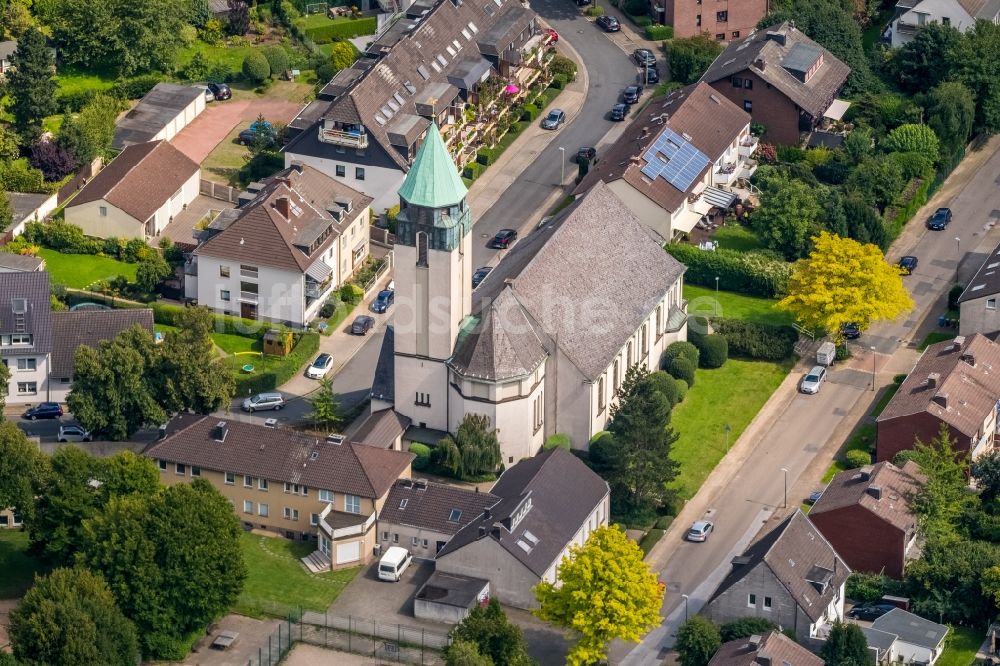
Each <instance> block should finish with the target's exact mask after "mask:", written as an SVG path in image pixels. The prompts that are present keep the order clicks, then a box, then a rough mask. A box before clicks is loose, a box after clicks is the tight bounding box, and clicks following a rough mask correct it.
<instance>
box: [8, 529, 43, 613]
mask: <svg viewBox="0 0 1000 666" xmlns="http://www.w3.org/2000/svg"><path fill="white" fill-rule="evenodd" d="M41 569H42V566H41V564H39V563H38V562H37V561H36V560H35V559H34V558H33V557H31V556H30V555H28V533H27V532H22V531H21V530H15V529H3V530H0V571H2V572H3V575H2V576H0V599H16V598H17V597H20V596H22V595H24V593H25V592H26V591H27V590H28V588H29V587H31V583H32V581H34V579H35V573H36V572H38V571H41Z"/></svg>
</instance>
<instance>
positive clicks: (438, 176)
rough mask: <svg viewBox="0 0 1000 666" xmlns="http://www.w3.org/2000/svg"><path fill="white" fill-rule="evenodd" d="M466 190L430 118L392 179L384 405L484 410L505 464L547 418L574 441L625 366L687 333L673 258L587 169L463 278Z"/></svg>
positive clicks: (430, 422)
mask: <svg viewBox="0 0 1000 666" xmlns="http://www.w3.org/2000/svg"><path fill="white" fill-rule="evenodd" d="M466 194H467V190H466V188H465V185H464V184H463V183H462V180H461V178H459V176H458V172H457V171H456V169H455V164H454V162H453V161H452V158H451V156H450V155H449V154H448V152H447V150H446V149H445V147H444V143H443V141H442V139H441V136H440V134H439V133H438V131H437V129H436V127H434V128H432V129H431V131H430V132H429V133H428V136H427V140H426V141H425V142H424V144H423V145H422V146H421V149H420V152H419V153H418V155H417V159H416V161H415V162H414V165H413V168H412V169H411V170H410V171H409V173H408V174H407V176H406V181H405V182H404V183H403V186H402V188H401V189H400V191H399V197H400V201H401V209H400V212H399V215H398V216H397V218H396V225H397V233H396V244H395V247H394V249H393V257H394V259H393V268H394V271H395V281H396V297H395V301H396V304H395V312H396V314H395V324H394V334H393V354H394V358H395V364H394V369H393V378H392V386H393V392H394V397H393V408H394V409H395V410H396V411H397V412H399V413H401V414H403V415H404V416H406V417H407V418H409V419H410V420H411V422H412V423H413V424H414V425H415V426H417V427H419V428H428V429H431V430H436V431H439V432H455V431H456V430H457V429H458V426H459V424H460V423H461V421H462V419H463V418H464V416H465V415H466V414H480V415H483V416H486V417H487V419H488V420H489V422H490V424H491V425H492V426H493V427H495V428H497V429H498V430H499V439H500V447H501V453H502V456H503V462H504V464H506V465H512V464H513V463H515V462H516V461H518V460H520V459H521V458H525V457H529V456H532V455H534V454H535V453H537V452H538V451H539V450H540V449H541V448H542V444H543V443H544V441H545V438H546V437H547V436H548V435H551V434H554V433H556V432H560V433H564V434H566V435H568V436H569V437H570V440H571V441H572V444H573V446H574V447H575V448H577V449H584V448H586V447H587V445H588V442H589V441H590V438H591V437H593V436H594V435H595V434H596V433H598V432H600V431H602V430H604V429H605V427H606V425H607V422H608V418H609V413H610V408H611V405H612V404H613V402H614V399H615V395H616V394H617V392H618V389H619V387H620V386H621V383H622V381H623V380H624V378H625V374H626V372H627V371H628V369H629V368H631V367H632V366H633V365H636V364H642V365H644V366H645V367H656V365H657V363H658V362H659V358H660V356H661V354H662V352H663V350H664V349H665V348H666V347H667V345H669V344H670V343H672V342H674V341H676V340H683V339H685V338H686V335H687V314H686V312H685V307H686V302H685V301H684V300H683V294H682V283H683V275H684V266H683V265H682V264H681V263H679V262H677V261H676V260H674V259H673V258H672V257H670V255H668V254H667V253H666V252H664V251H663V249H662V248H661V246H660V243H659V241H657V240H656V239H654V238H653V237H652V235H651V234H650V233H649V231H648V230H647V229H646V228H645V227H644V226H643V225H642V224H641V223H640V222H639V220H638V218H637V217H636V216H635V214H634V213H632V211H631V210H629V208H628V207H627V206H626V205H625V204H624V203H622V201H621V200H620V199H619V198H618V197H616V196H615V194H614V193H613V192H612V191H611V189H610V188H609V187H608V186H606V185H605V184H604V183H603V182H598V183H597V184H595V185H594V186H593V187H592V188H590V190H589V191H588V192H586V193H585V194H584V195H583V196H581V197H579V198H578V199H577V200H576V201H575V202H574V203H573V204H572V205H570V206H569V207H567V208H566V209H564V210H563V211H561V212H560V213H559V214H558V215H556V216H555V217H554V218H553V219H552V220H551V221H549V222H547V223H546V224H545V225H544V226H543V227H541V228H539V229H536V230H535V231H533V232H532V233H531V234H528V235H527V236H525V237H524V238H523V239H521V240H520V241H518V242H517V243H516V244H515V245H514V246H513V247H512V248H511V249H509V250H508V251H507V252H506V253H505V256H504V257H503V259H501V261H500V262H499V264H497V266H496V267H495V268H494V269H493V272H492V273H491V274H490V275H489V276H488V277H487V278H486V279H485V280H484V281H483V282H482V284H480V285H479V286H478V287H477V288H476V289H475V290H474V291H473V288H472V246H471V242H472V238H471V233H470V232H471V230H472V213H471V211H470V210H469V207H468V205H467V204H466V201H465V197H466ZM609 221H613V223H609ZM594 248H601V251H600V252H595V251H594ZM625 265H627V266H629V270H628V271H626V272H625V273H624V274H623V272H622V266H625ZM383 351H385V348H383ZM378 367H379V368H383V367H384V366H382V364H381V363H380V364H379V366H378ZM376 379H379V377H376ZM378 394H379V395H383V396H384V388H383V385H382V382H378ZM379 402H382V403H384V402H385V401H384V397H383V399H382V400H380V401H379Z"/></svg>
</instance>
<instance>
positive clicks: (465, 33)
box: [462, 28, 472, 41]
mask: <svg viewBox="0 0 1000 666" xmlns="http://www.w3.org/2000/svg"><path fill="white" fill-rule="evenodd" d="M462 37H465V38H466V39H468V40H469V41H472V35H471V34H469V31H468V30H466V29H465V28H462Z"/></svg>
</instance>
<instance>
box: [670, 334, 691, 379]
mask: <svg viewBox="0 0 1000 666" xmlns="http://www.w3.org/2000/svg"><path fill="white" fill-rule="evenodd" d="M678 356H682V357H684V358H686V359H687V360H688V361H690V362H691V365H692V366H694V367H696V368H697V367H698V348H697V347H695V346H694V345H693V344H691V343H690V342H684V341H683V340H681V341H678V342H674V343H672V344H670V345H669V346H668V347H667V348H666V349H665V350H663V362H664V363H667V362H669V361H671V360H673V359H675V358H677V357H678ZM671 374H673V373H671ZM674 376H676V375H674Z"/></svg>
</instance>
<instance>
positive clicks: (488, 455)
mask: <svg viewBox="0 0 1000 666" xmlns="http://www.w3.org/2000/svg"><path fill="white" fill-rule="evenodd" d="M440 445H444V446H445V447H450V446H452V445H453V446H454V447H455V448H456V449H457V450H458V454H459V455H460V456H461V459H462V463H461V466H460V468H459V470H458V475H459V476H460V477H462V478H472V477H476V476H480V475H484V474H494V473H495V472H496V471H497V470H498V469H499V468H500V464H501V463H502V462H503V459H502V458H501V456H500V440H499V439H497V431H496V428H491V427H490V420H489V419H488V418H487V417H485V416H483V415H482V414H466V415H465V416H464V417H463V418H462V422H461V423H460V424H458V430H456V431H455V436H454V437H452V436H451V435H448V436H447V437H445V438H444V440H442V442H441V444H440ZM440 445H439V446H440Z"/></svg>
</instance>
